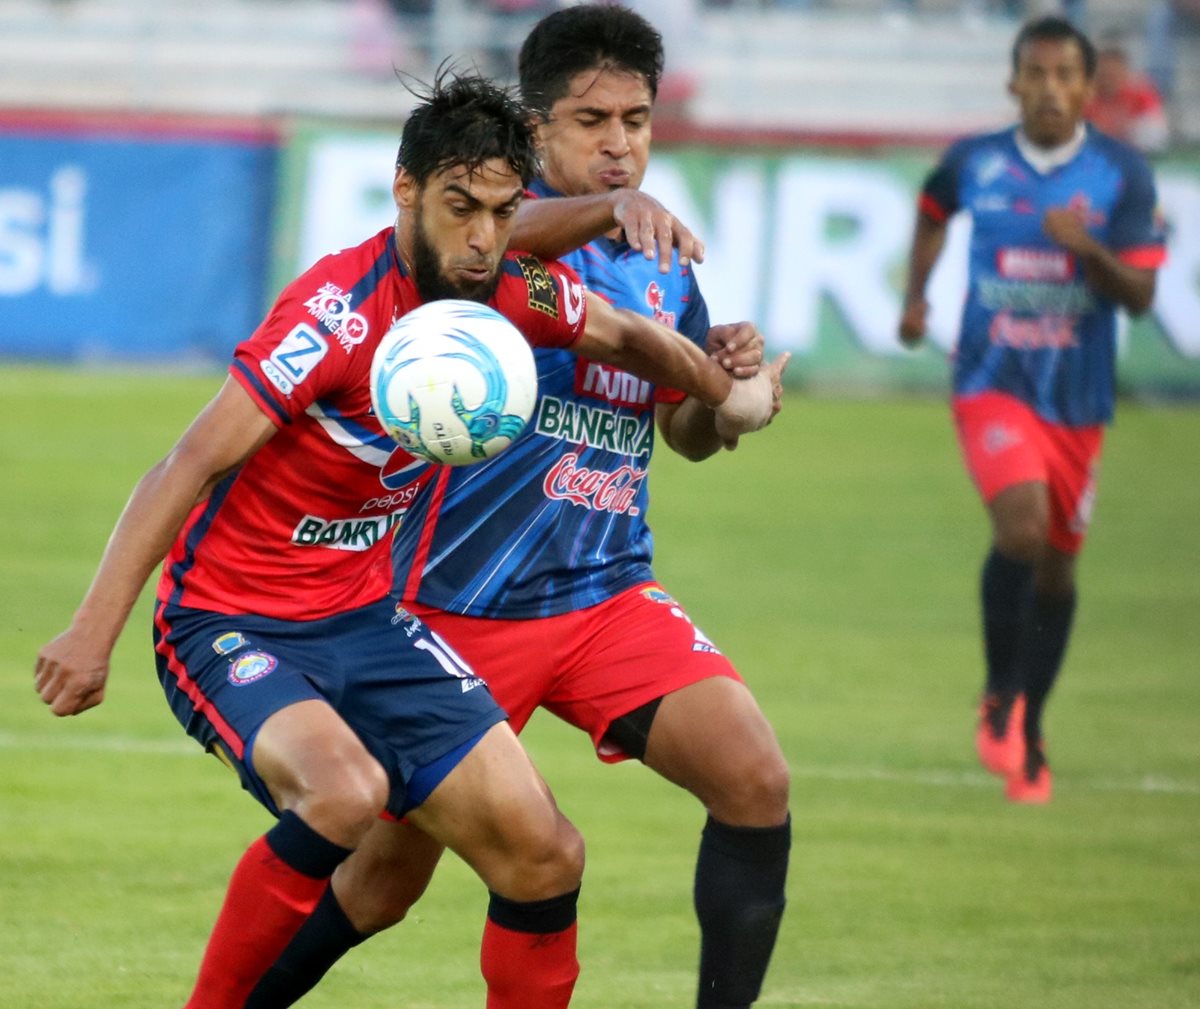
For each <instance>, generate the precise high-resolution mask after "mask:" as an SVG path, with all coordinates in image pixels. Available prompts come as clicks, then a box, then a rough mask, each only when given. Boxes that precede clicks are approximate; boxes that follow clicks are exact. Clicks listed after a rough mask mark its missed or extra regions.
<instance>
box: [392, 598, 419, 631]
mask: <svg viewBox="0 0 1200 1009" xmlns="http://www.w3.org/2000/svg"><path fill="white" fill-rule="evenodd" d="M401 624H403V625H404V633H405V634H407V635H408V636H409V637H410V638H411V637H412V636H413V635H414V634H417V633H419V632H420V630H421V618H420V617H418V616H417V615H416V614H414V613H410V612H409V611H408V610H407V609H405V608H404V607H403V606H402V605H401V604H400V603H397V604H396V612H395V613H393V614H392V626H393V627H399V626H400V625H401Z"/></svg>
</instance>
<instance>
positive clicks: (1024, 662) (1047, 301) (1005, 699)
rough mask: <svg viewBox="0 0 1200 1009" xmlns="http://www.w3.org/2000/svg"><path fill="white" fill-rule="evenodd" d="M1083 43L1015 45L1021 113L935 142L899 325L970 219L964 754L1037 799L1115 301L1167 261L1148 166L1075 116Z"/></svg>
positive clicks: (1092, 474) (1085, 56)
mask: <svg viewBox="0 0 1200 1009" xmlns="http://www.w3.org/2000/svg"><path fill="white" fill-rule="evenodd" d="M1095 68H1096V54H1095V50H1094V49H1093V47H1092V44H1091V42H1090V41H1089V40H1088V39H1087V37H1086V36H1084V35H1083V34H1082V33H1081V32H1080V31H1079V30H1078V29H1076V28H1075V27H1073V26H1072V25H1071V24H1070V23H1069V22H1067V21H1064V20H1061V19H1059V18H1052V17H1051V18H1043V19H1040V20H1037V21H1033V22H1031V23H1029V24H1027V25H1026V26H1025V27H1024V28H1022V29H1021V31H1020V33H1019V34H1018V35H1017V38H1016V41H1015V43H1014V45H1013V50H1012V80H1011V82H1010V84H1009V90H1010V92H1011V93H1012V94H1013V95H1014V97H1015V98H1016V99H1017V101H1018V103H1019V105H1020V123H1019V125H1017V126H1015V127H1013V128H1011V129H1007V130H1004V131H1001V132H999V133H992V134H988V135H985V136H978V137H971V138H968V139H966V140H963V141H960V142H959V143H957V144H955V145H954V146H953V147H951V148H950V149H949V151H948V152H947V153H946V155H945V157H944V158H943V159H942V161H941V163H940V165H939V166H938V167H937V168H936V169H935V170H934V172H933V173H932V174H931V175H930V176H929V178H928V180H927V181H926V183H925V186H924V189H923V192H922V194H921V200H920V207H919V213H918V216H917V225H916V232H915V235H914V239H913V245H912V251H911V255H910V265H909V279H908V288H907V294H906V299H905V304H904V312H903V317H902V319H901V322H900V337H901V339H902V340H903V341H904V342H905V343H907V344H914V343H916V342H917V341H918V340H920V339H921V337H922V336H923V335H924V332H925V316H926V311H927V306H926V303H925V286H926V283H927V281H928V278H929V275H930V273H931V271H932V269H933V266H934V264H935V263H936V261H937V258H938V256H939V254H940V253H941V250H942V246H943V243H944V240H945V235H946V228H947V222H948V220H949V218H950V217H951V216H952V215H953V214H955V213H956V212H958V211H959V210H966V211H969V212H970V213H971V215H972V218H973V222H974V229H973V237H972V240H971V252H970V277H969V289H968V294H967V301H966V305H965V307H964V309H963V316H962V325H961V331H960V336H959V342H958V349H957V352H956V355H955V362H954V399H953V406H954V420H955V425H956V427H957V430H958V438H959V444H960V446H961V448H962V453H963V457H964V460H965V462H966V466H967V469H968V471H969V472H970V475H971V477H972V479H973V481H974V482H975V485H976V487H977V489H978V491H979V493H980V495H981V496H982V498H983V501H984V503H985V505H986V507H987V512H988V516H989V518H990V520H991V531H992V544H991V550H990V552H989V554H988V556H987V558H986V560H985V562H984V565H983V574H982V593H981V596H982V608H983V636H984V651H985V657H986V667H987V680H986V684H985V687H984V694H983V700H982V703H981V706H980V717H979V724H978V727H977V730H976V748H977V750H978V753H979V758H980V760H981V762H982V763H983V765H984V767H986V768H987V769H988V770H989V771H990V772H992V773H994V774H997V775H1000V776H1002V777H1004V778H1005V779H1006V786H1005V791H1006V794H1007V796H1008V798H1009V799H1010V800H1012V801H1014V802H1026V803H1043V802H1048V801H1049V800H1050V796H1051V791H1052V779H1051V773H1050V766H1049V764H1048V763H1047V760H1046V751H1045V743H1044V740H1043V733H1042V716H1043V711H1044V709H1045V705H1046V699H1047V697H1048V696H1049V694H1050V690H1051V687H1052V686H1053V685H1054V682H1055V679H1056V677H1057V676H1058V672H1059V668H1060V666H1061V665H1062V662H1063V657H1064V655H1065V653H1066V649H1067V642H1068V640H1069V638H1070V633H1071V624H1072V620H1073V617H1074V613H1075V598H1076V591H1075V561H1076V557H1077V556H1078V554H1079V551H1080V549H1081V548H1082V546H1083V541H1084V536H1085V534H1086V531H1087V527H1088V522H1089V519H1090V517H1091V511H1092V504H1093V501H1094V498H1095V493H1096V472H1097V469H1098V466H1099V463H1100V450H1101V443H1102V441H1103V437H1104V426H1105V425H1106V424H1107V423H1108V422H1109V421H1110V420H1111V419H1112V416H1113V404H1114V368H1115V356H1116V313H1117V309H1118V308H1124V309H1126V310H1128V311H1129V312H1131V313H1134V314H1138V313H1141V312H1145V311H1146V310H1147V309H1148V308H1149V307H1150V303H1151V300H1152V299H1153V297H1154V282H1155V270H1156V269H1157V268H1158V267H1159V266H1160V265H1161V264H1162V262H1163V258H1164V245H1163V235H1162V232H1161V230H1160V228H1159V226H1158V225H1157V223H1156V218H1155V193H1154V180H1153V177H1152V175H1151V172H1150V168H1149V166H1148V165H1147V164H1146V162H1145V160H1144V159H1143V158H1142V157H1141V155H1139V154H1138V153H1137V152H1136V151H1134V150H1133V148H1131V147H1129V146H1127V145H1125V144H1123V143H1121V142H1119V141H1116V140H1113V139H1111V138H1109V137H1106V136H1104V135H1102V134H1100V133H1098V132H1096V131H1095V129H1094V128H1092V127H1090V126H1088V125H1086V124H1085V123H1084V122H1083V120H1082V111H1083V108H1084V105H1085V103H1086V102H1087V100H1088V98H1089V96H1090V95H1091V92H1092V79H1093V75H1094V73H1095Z"/></svg>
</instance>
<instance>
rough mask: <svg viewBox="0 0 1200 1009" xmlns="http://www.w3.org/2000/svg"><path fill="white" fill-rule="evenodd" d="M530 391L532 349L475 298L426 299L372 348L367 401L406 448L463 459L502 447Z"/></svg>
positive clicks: (532, 395)
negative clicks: (472, 299) (373, 353)
mask: <svg viewBox="0 0 1200 1009" xmlns="http://www.w3.org/2000/svg"><path fill="white" fill-rule="evenodd" d="M536 399H537V367H536V366H535V364H534V360H533V351H532V350H530V348H529V344H528V343H527V342H526V341H525V338H524V337H523V336H522V335H521V334H520V332H519V331H518V330H517V328H516V327H515V326H514V325H513V324H512V323H511V322H509V321H508V320H507V319H506V318H504V316H502V315H501V314H500V313H499V312H497V311H496V310H495V309H493V308H489V307H488V306H487V305H483V304H480V303H479V302H476V301H463V300H459V299H455V298H448V299H445V300H442V301H431V302H428V303H427V304H424V305H421V306H420V307H419V308H415V309H413V310H412V311H411V312H409V313H408V314H407V315H404V316H402V317H401V318H400V319H399V320H398V321H397V322H396V323H395V324H394V325H393V326H392V328H391V329H390V330H388V332H387V334H386V335H385V336H384V338H383V339H382V340H381V341H380V342H379V346H378V348H376V350H375V357H374V359H373V360H372V362H371V405H372V406H373V407H374V408H375V416H376V417H377V418H378V420H379V423H380V424H382V425H383V429H384V430H385V431H386V432H387V433H388V434H389V435H391V437H392V438H393V439H394V440H395V441H396V442H398V443H399V444H400V445H401V446H402V447H403V448H405V449H407V450H408V451H409V452H411V453H412V454H413V455H416V456H420V457H421V458H423V459H428V460H430V461H431V462H439V463H447V464H449V465H451V466H468V465H470V464H471V463H476V462H480V461H482V460H484V459H490V458H491V457H492V456H494V455H496V454H497V453H498V452H503V451H504V449H506V448H507V447H508V446H509V445H511V444H512V442H513V441H515V440H516V438H517V436H518V435H519V434H520V433H521V432H522V431H523V430H524V429H525V425H526V424H527V423H529V418H530V415H531V414H532V413H533V405H534V401H535V400H536Z"/></svg>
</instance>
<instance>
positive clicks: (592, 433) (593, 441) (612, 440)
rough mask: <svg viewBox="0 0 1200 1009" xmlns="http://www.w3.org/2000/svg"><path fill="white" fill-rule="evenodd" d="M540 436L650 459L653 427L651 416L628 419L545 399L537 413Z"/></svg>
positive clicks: (603, 411)
mask: <svg viewBox="0 0 1200 1009" xmlns="http://www.w3.org/2000/svg"><path fill="white" fill-rule="evenodd" d="M535 430H536V431H537V433H538V434H544V435H547V436H548V437H550V438H560V439H562V440H563V441H570V442H574V443H576V444H584V445H589V446H591V447H592V448H601V449H605V450H607V451H609V452H620V453H621V454H622V455H633V456H648V455H649V454H650V449H651V448H652V447H653V445H654V426H653V423H652V421H651V418H650V415H649V414H648V413H645V414H642V416H641V417H625V416H622V415H620V414H618V413H616V412H614V411H613V410H606V409H604V408H603V407H596V406H586V405H585V404H583V403H572V402H571V401H569V400H562V399H558V398H557V397H555V396H543V397H542V400H541V403H540V405H539V406H538V413H537V426H536V428H535Z"/></svg>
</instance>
